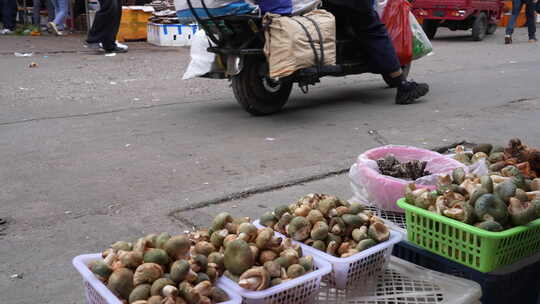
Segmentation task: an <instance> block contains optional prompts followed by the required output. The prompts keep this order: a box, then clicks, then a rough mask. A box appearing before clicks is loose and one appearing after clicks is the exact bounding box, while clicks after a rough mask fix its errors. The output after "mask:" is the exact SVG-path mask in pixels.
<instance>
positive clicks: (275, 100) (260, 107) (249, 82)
mask: <svg viewBox="0 0 540 304" xmlns="http://www.w3.org/2000/svg"><path fill="white" fill-rule="evenodd" d="M266 64H267V63H266V61H265V60H264V58H249V57H247V58H246V61H245V62H244V68H243V69H242V71H241V72H240V74H238V75H236V76H233V77H232V88H233V92H234V96H235V97H236V100H237V101H238V103H239V104H240V105H241V106H242V108H244V110H246V111H247V112H248V113H250V114H252V115H256V116H261V115H268V114H273V113H276V112H279V111H280V110H281V109H282V108H283V106H284V105H285V103H287V100H288V99H289V95H290V94H291V90H292V85H293V84H292V82H290V81H287V82H280V81H273V80H272V79H270V78H268V77H266V76H264V75H265V74H266V72H265V71H266V70H268V69H266V68H265V65H266Z"/></svg>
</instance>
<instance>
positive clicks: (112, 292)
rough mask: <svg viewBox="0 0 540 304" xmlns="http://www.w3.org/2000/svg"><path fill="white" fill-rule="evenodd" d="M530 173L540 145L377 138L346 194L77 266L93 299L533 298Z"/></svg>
mask: <svg viewBox="0 0 540 304" xmlns="http://www.w3.org/2000/svg"><path fill="white" fill-rule="evenodd" d="M539 175H540V151H539V150H536V149H533V148H529V147H527V146H526V145H525V144H524V143H522V142H521V141H520V140H519V139H512V140H510V142H509V143H508V145H507V146H492V145H489V144H482V145H475V146H472V147H469V149H467V148H466V147H463V146H457V147H456V148H455V149H452V151H451V154H444V155H443V154H439V153H436V152H433V151H428V150H423V149H418V148H413V147H404V146H385V147H379V148H376V149H372V150H369V151H366V152H365V153H363V154H361V155H360V156H359V157H358V160H357V162H356V163H355V164H354V165H353V166H352V167H351V171H350V178H351V181H352V185H353V187H352V189H353V193H354V196H353V198H352V199H351V200H349V201H347V200H343V199H340V198H338V197H335V196H333V195H329V194H317V193H312V194H307V195H305V196H302V197H300V198H298V199H293V200H291V202H290V203H289V204H284V205H281V206H278V207H276V208H274V209H273V210H269V211H267V212H265V213H262V214H261V215H260V216H259V218H258V219H255V220H252V219H250V218H246V217H238V218H234V217H232V216H231V215H230V214H229V213H226V212H224V213H220V214H218V215H217V216H216V217H215V218H214V219H213V221H212V223H210V224H209V225H208V227H207V228H203V229H199V230H196V231H189V232H185V233H184V234H180V235H176V236H171V235H169V234H168V233H161V234H150V235H146V236H142V237H140V238H139V239H137V240H133V241H134V242H127V241H119V242H116V243H114V244H112V245H111V246H110V247H109V248H106V247H105V248H104V250H103V252H102V253H100V254H93V255H82V256H78V257H76V258H75V259H74V266H75V267H76V268H77V270H78V271H79V272H80V273H81V275H82V276H83V279H84V285H85V292H86V297H87V299H88V302H89V303H120V301H121V300H122V299H123V300H129V303H135V304H153V303H240V301H242V302H243V303H342V302H347V303H404V304H408V303H411V304H413V303H456V304H457V303H480V302H482V303H490V304H492V303H495V304H496V303H508V302H511V303H512V302H515V303H517V302H519V303H535V301H536V300H537V298H538V289H537V288H536V286H538V284H540V282H539V280H540V279H539V278H538V276H537V273H538V271H540V254H539V252H540V242H539V241H537V239H538V236H539V235H540V233H539V232H540V178H538V177H537V176H539ZM416 185H418V187H416ZM395 197H398V198H397V199H395V201H394V202H392V200H393V199H394V198H395ZM396 207H399V209H396ZM391 254H393V255H394V256H395V257H391ZM407 261H408V262H407ZM473 281H474V282H473ZM475 282H476V283H475Z"/></svg>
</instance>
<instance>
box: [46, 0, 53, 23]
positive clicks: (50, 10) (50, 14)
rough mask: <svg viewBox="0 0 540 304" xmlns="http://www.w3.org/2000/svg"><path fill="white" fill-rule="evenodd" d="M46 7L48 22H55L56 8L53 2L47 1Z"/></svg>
mask: <svg viewBox="0 0 540 304" xmlns="http://www.w3.org/2000/svg"><path fill="white" fill-rule="evenodd" d="M45 7H46V8H47V21H49V22H50V21H53V20H54V6H53V3H52V0H45Z"/></svg>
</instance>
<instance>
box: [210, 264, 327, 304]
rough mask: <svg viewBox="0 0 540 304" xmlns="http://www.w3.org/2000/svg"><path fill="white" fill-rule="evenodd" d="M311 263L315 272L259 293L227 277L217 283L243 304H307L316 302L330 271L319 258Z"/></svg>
mask: <svg viewBox="0 0 540 304" xmlns="http://www.w3.org/2000/svg"><path fill="white" fill-rule="evenodd" d="M313 262H314V267H315V270H313V271H312V272H310V273H307V274H305V275H303V276H301V277H298V278H295V279H292V280H290V281H286V282H283V283H281V284H279V285H276V286H274V287H270V288H268V289H265V290H261V291H249V290H247V289H244V288H242V287H240V285H238V284H236V282H234V281H232V280H231V279H229V278H227V277H221V278H220V279H219V280H218V281H219V282H220V283H221V284H223V286H225V287H226V288H227V289H226V290H227V292H229V291H230V292H233V293H236V294H239V295H240V296H242V299H243V302H242V303H243V304H288V303H296V304H301V303H305V304H308V303H313V302H314V301H315V300H316V298H317V295H318V294H319V288H320V285H321V279H322V277H323V276H325V275H327V274H329V273H330V271H331V270H332V266H330V264H328V263H327V262H326V261H324V260H322V259H320V258H317V257H313Z"/></svg>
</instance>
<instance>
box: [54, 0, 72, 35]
mask: <svg viewBox="0 0 540 304" xmlns="http://www.w3.org/2000/svg"><path fill="white" fill-rule="evenodd" d="M55 3H56V6H55V9H54V21H53V22H54V24H56V25H57V26H58V30H60V31H63V30H64V27H65V25H66V17H67V15H68V10H69V3H68V0H55Z"/></svg>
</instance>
